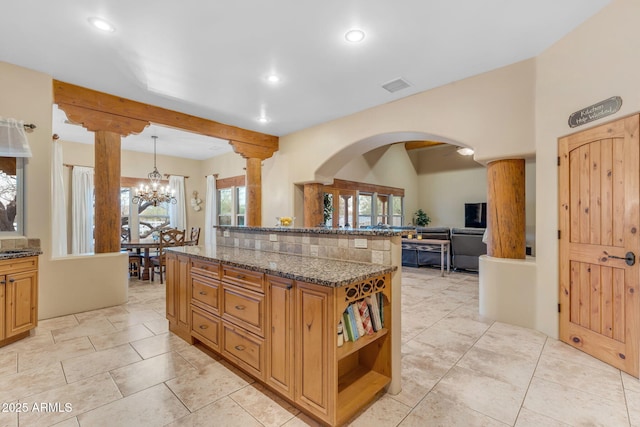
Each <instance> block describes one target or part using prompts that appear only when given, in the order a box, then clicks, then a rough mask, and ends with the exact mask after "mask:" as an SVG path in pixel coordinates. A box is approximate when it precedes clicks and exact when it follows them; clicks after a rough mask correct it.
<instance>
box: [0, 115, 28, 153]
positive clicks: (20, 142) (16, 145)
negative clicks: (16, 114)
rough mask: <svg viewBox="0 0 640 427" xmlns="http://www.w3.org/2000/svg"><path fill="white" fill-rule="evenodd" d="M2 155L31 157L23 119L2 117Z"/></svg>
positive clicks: (0, 131)
mask: <svg viewBox="0 0 640 427" xmlns="http://www.w3.org/2000/svg"><path fill="white" fill-rule="evenodd" d="M0 156H2V157H31V148H30V147H29V140H28V139H27V134H26V132H25V131H24V122H23V121H19V120H16V119H8V118H4V117H0Z"/></svg>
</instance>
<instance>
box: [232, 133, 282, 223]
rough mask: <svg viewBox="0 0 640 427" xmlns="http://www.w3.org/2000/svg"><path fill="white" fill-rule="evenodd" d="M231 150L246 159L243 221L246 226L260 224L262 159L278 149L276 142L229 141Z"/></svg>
mask: <svg viewBox="0 0 640 427" xmlns="http://www.w3.org/2000/svg"><path fill="white" fill-rule="evenodd" d="M229 144H231V145H232V146H233V151H235V152H236V153H238V154H240V155H241V156H242V157H243V158H245V159H246V161H247V168H246V170H247V182H246V186H247V193H246V194H247V200H246V202H247V212H246V214H245V222H246V224H245V225H246V226H248V227H260V226H261V225H262V161H263V160H265V159H268V158H269V157H271V156H273V153H275V152H276V151H277V150H278V142H277V141H275V142H273V143H270V144H266V145H256V144H252V143H248V142H242V141H233V140H232V141H229Z"/></svg>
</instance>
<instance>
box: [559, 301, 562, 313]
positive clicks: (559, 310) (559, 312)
mask: <svg viewBox="0 0 640 427" xmlns="http://www.w3.org/2000/svg"><path fill="white" fill-rule="evenodd" d="M561 306H562V304H560V303H558V313H560V312H561V311H562V310H561V309H560V307H561Z"/></svg>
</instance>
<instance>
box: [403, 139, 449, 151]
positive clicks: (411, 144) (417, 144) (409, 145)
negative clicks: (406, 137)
mask: <svg viewBox="0 0 640 427" xmlns="http://www.w3.org/2000/svg"><path fill="white" fill-rule="evenodd" d="M442 144H444V142H437V141H406V142H405V143H404V148H405V149H406V150H407V151H409V150H417V149H418V148H426V147H435V146H436V145H442Z"/></svg>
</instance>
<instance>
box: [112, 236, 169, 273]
mask: <svg viewBox="0 0 640 427" xmlns="http://www.w3.org/2000/svg"><path fill="white" fill-rule="evenodd" d="M120 247H121V248H122V249H126V250H135V251H136V252H137V253H139V254H143V256H142V258H143V259H144V262H143V265H142V266H141V268H142V277H141V279H142V280H149V278H150V277H151V268H152V265H151V250H152V249H155V250H156V252H158V251H159V250H160V241H157V240H153V239H131V240H130V241H128V242H121V243H120Z"/></svg>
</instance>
